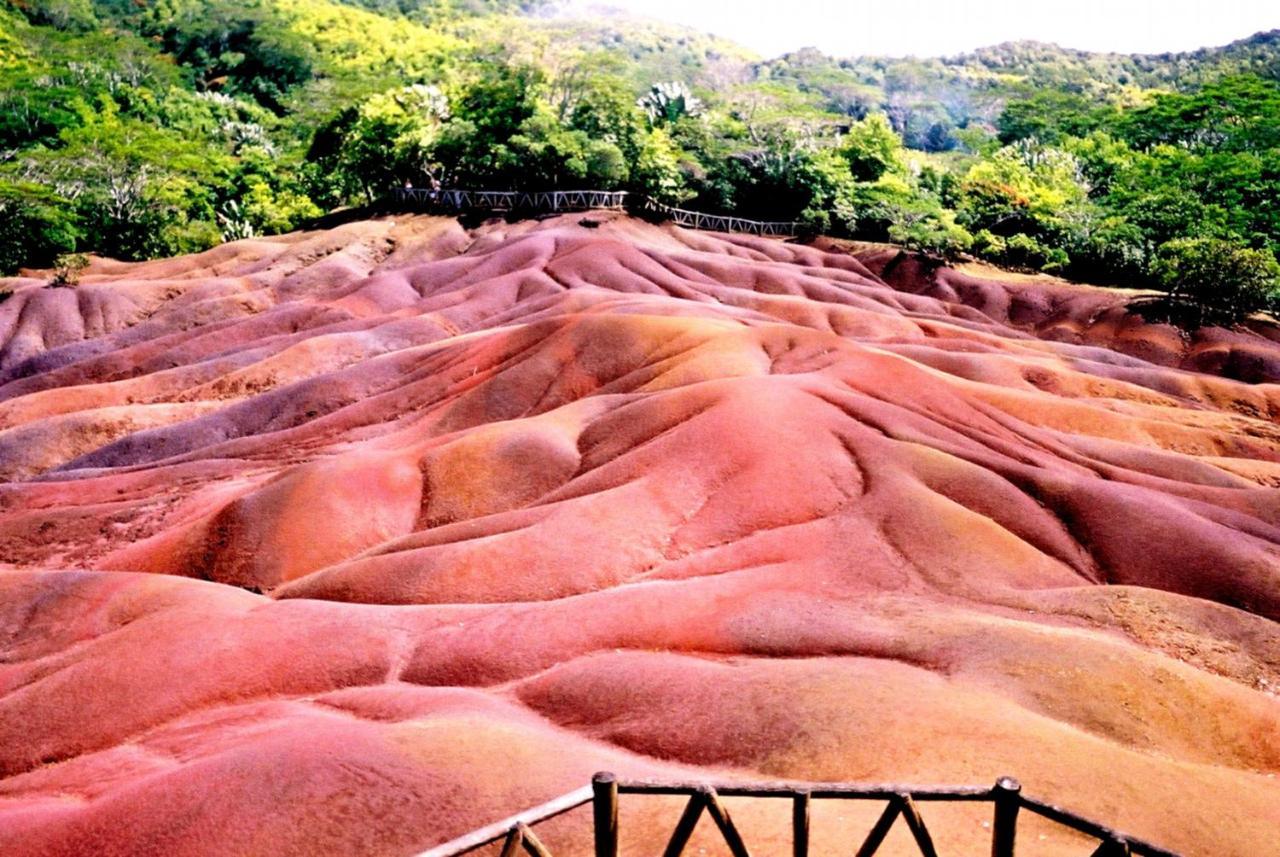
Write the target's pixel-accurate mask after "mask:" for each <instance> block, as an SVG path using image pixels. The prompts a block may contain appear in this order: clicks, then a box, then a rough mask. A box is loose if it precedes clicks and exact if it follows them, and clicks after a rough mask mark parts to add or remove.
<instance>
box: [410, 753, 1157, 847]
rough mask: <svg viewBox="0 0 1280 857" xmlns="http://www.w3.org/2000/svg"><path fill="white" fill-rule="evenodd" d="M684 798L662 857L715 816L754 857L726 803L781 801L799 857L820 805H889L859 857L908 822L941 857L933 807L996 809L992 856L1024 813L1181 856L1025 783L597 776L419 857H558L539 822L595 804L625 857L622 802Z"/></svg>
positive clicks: (609, 842) (598, 824)
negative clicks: (498, 853)
mask: <svg viewBox="0 0 1280 857" xmlns="http://www.w3.org/2000/svg"><path fill="white" fill-rule="evenodd" d="M627 794H635V795H684V796H687V797H688V798H689V802H688V803H687V804H686V805H685V808H684V812H683V813H681V815H680V819H679V820H678V821H677V822H676V826H675V829H674V831H673V832H672V834H671V838H670V839H669V840H668V841H667V845H666V848H665V850H664V851H663V857H680V855H681V854H682V853H683V852H684V848H685V846H686V845H687V844H688V842H689V838H690V837H691V836H692V835H693V829H694V827H695V826H696V825H697V823H698V820H699V819H700V818H701V817H702V814H703V813H704V812H705V813H706V814H707V815H709V816H710V817H711V820H712V821H713V822H714V823H715V826H716V828H717V829H718V830H719V832H720V835H721V836H722V837H723V838H724V841H725V844H726V845H728V847H729V851H730V852H731V853H732V854H733V857H750V856H751V852H750V850H749V849H748V847H747V843H746V842H745V841H744V840H743V838H742V835H741V834H740V833H739V832H738V828H737V826H736V825H735V824H734V822H733V819H732V818H730V816H729V811H728V810H727V809H725V806H724V803H723V802H722V801H721V798H724V797H752V798H778V799H783V800H789V801H791V827H792V835H791V842H792V855H793V857H808V855H809V810H810V806H811V804H812V803H813V801H815V800H870V801H884V803H885V807H884V811H883V812H882V813H881V814H880V818H879V820H877V821H876V823H875V824H874V825H873V826H872V828H871V830H870V831H869V832H868V833H867V837H866V839H864V840H863V842H862V846H861V847H860V848H859V849H858V850H857V852H856V855H857V857H872V855H874V854H875V853H876V851H877V850H878V849H879V848H880V845H881V844H882V843H883V842H884V840H885V837H886V836H888V835H889V831H890V829H892V827H893V825H894V824H895V823H896V822H897V820H898V818H899V817H901V818H902V820H903V822H904V823H905V824H906V825H907V829H908V830H909V831H910V833H911V837H912V839H913V840H914V841H915V844H916V847H917V848H918V849H919V850H920V853H921V855H923V857H937V854H938V852H937V850H936V849H935V848H934V845H933V838H932V837H931V836H930V834H929V829H928V827H927V826H926V825H925V823H924V819H923V818H922V817H921V815H920V811H919V808H918V805H919V804H921V803H927V802H931V801H951V802H957V801H959V802H971V803H990V804H992V805H993V808H992V821H991V857H1014V853H1015V851H1014V849H1015V846H1016V841H1017V824H1018V815H1019V813H1020V812H1021V811H1022V810H1026V811H1027V812H1030V813H1034V814H1035V815H1038V816H1041V817H1043V818H1047V819H1049V820H1050V821H1053V822H1056V823H1058V824H1061V825H1063V826H1065V827H1069V828H1071V829H1072V830H1075V831H1077V832H1079V833H1083V834H1085V835H1086V836H1091V837H1093V838H1095V839H1098V840H1099V845H1098V847H1097V849H1096V850H1095V851H1094V852H1093V857H1125V855H1139V857H1178V855H1177V854H1176V853H1174V852H1173V851H1168V850H1165V849H1164V848H1160V847H1157V846H1155V845H1152V844H1151V843H1149V842H1144V841H1143V840H1141V839H1137V838H1135V837H1132V836H1128V835H1126V834H1123V833H1119V832H1117V831H1115V830H1112V829H1111V828H1109V827H1107V826H1105V825H1102V824H1099V823H1098V822H1095V821H1090V820H1089V819H1087V818H1085V817H1084V816H1081V815H1077V814H1076V813H1074V812H1071V811H1070V810H1066V809H1062V808H1061V807H1057V806H1054V805H1052V804H1049V803H1046V802H1044V801H1041V800H1036V799H1035V798H1030V797H1027V796H1025V795H1023V794H1022V787H1021V786H1020V785H1019V784H1018V781H1017V780H1015V779H1012V778H1010V777H1001V778H1000V779H999V780H997V781H996V784H995V785H994V786H992V787H989V788H988V787H984V786H924V787H920V786H898V785H874V786H860V785H848V784H838V783H719V784H711V783H658V782H648V781H635V780H623V781H619V780H618V779H617V778H616V777H614V775H613V774H609V773H600V774H596V775H595V777H594V778H593V779H592V781H591V785H589V786H583V787H582V788H580V789H577V790H575V791H571V792H569V793H568V794H565V795H561V796H560V797H558V798H555V799H554V800H551V801H548V802H547V803H544V804H542V805H541V806H536V807H533V808H532V809H528V810H525V811H524V812H521V813H518V814H516V815H513V816H511V817H510V818H504V819H503V820H502V821H498V822H495V823H493V824H490V825H489V826H487V827H482V828H480V829H479V830H475V831H472V832H471V833H468V834H466V835H465V836H460V837H459V838H457V839H454V840H452V841H451V842H446V843H444V844H443V845H437V846H436V847H435V848H431V849H429V850H427V851H423V852H422V853H421V854H419V855H417V857H457V855H460V854H466V853H467V852H469V851H474V850H475V849H477V848H481V847H483V846H485V845H492V844H493V843H495V842H498V841H501V842H502V857H515V855H516V854H517V853H518V852H519V851H521V850H522V849H523V850H524V851H525V853H527V854H529V855H530V857H552V855H551V852H550V851H549V850H548V849H547V846H546V845H545V844H543V842H542V840H541V839H539V838H538V836H537V834H536V833H534V832H533V829H532V826H533V825H535V824H537V823H538V822H542V821H546V820H547V819H550V818H555V817H556V816H559V815H563V814H564V813H566V812H569V811H570V810H574V809H577V808H578V807H581V806H585V805H586V804H588V803H589V804H591V805H592V814H593V819H594V829H595V837H594V838H595V855H596V857H618V798H619V795H627Z"/></svg>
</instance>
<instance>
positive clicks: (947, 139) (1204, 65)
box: [754, 30, 1280, 149]
mask: <svg viewBox="0 0 1280 857" xmlns="http://www.w3.org/2000/svg"><path fill="white" fill-rule="evenodd" d="M1242 73H1243V74H1254V75H1258V76H1260V77H1263V78H1268V79H1271V80H1280V30H1271V31H1269V32H1265V33H1257V34H1254V35H1252V36H1250V37H1248V38H1244V39H1240V40H1238V41H1235V42H1232V43H1231V44H1229V45H1224V46H1222V47H1213V48H1202V49H1200V50H1196V51H1187V52H1183V53H1165V54H1111V53H1092V52H1089V51H1080V50H1072V49H1069V48H1063V47H1059V46H1058V45H1054V44H1045V43H1042V42H1006V43H1004V44H999V45H993V46H991V47H987V48H982V49H980V50H976V51H972V52H970V53H965V54H959V55H957V56H951V57H936V58H915V57H848V58H838V57H830V56H827V55H825V54H822V53H821V52H819V51H815V50H811V49H810V50H803V51H797V52H795V53H790V54H786V55H783V56H781V57H778V58H776V59H772V60H769V61H766V62H763V63H760V64H758V65H757V66H756V67H755V69H754V77H755V79H757V80H772V81H778V82H780V83H784V84H785V85H788V86H794V87H795V88H796V89H798V90H799V91H801V92H805V93H809V94H812V95H814V96H816V97H817V99H818V101H817V103H818V104H819V105H821V106H822V107H823V108H824V109H826V110H828V111H831V112H833V113H837V114H846V115H851V116H855V117H861V116H863V115H865V114H866V113H869V112H873V111H877V110H879V111H884V112H886V113H887V114H888V115H889V116H890V117H892V119H893V121H894V125H895V127H897V128H898V130H899V131H900V132H902V133H903V134H904V136H905V137H906V140H907V143H908V144H909V145H911V146H914V147H916V148H923V149H950V148H954V147H956V146H957V145H962V143H961V140H960V139H958V138H957V137H956V131H957V130H959V129H965V128H968V127H969V126H971V125H972V126H977V127H982V126H985V127H987V128H994V127H995V126H996V123H997V122H998V120H999V118H1000V114H1001V112H1002V111H1003V109H1004V108H1005V106H1006V105H1007V104H1008V103H1009V102H1010V101H1017V100H1021V99H1025V98H1027V97H1030V96H1033V95H1034V94H1035V93H1036V92H1039V91H1045V90H1049V91H1061V92H1066V93H1071V94H1079V95H1084V96H1087V97H1089V98H1090V99H1095V100H1100V101H1116V102H1120V103H1124V102H1126V101H1128V102H1132V101H1134V100H1135V99H1141V98H1142V94H1143V93H1144V92H1146V91H1152V90H1155V91H1160V90H1189V89H1195V88H1197V87H1199V86H1202V85H1204V84H1206V83H1210V82H1212V81H1214V80H1216V79H1218V78H1220V77H1222V76H1224V75H1230V74H1242ZM960 136H961V138H963V137H964V135H963V134H961V135H960Z"/></svg>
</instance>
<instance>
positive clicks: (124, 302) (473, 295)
mask: <svg viewBox="0 0 1280 857" xmlns="http://www.w3.org/2000/svg"><path fill="white" fill-rule="evenodd" d="M7 287H11V288H13V289H14V291H15V294H14V296H13V297H12V298H10V299H9V300H8V301H6V302H4V303H3V304H0V480H3V482H0V563H3V570H2V571H0V851H2V852H3V853H4V854H6V855H12V856H13V857H36V855H48V857H52V856H53V855H97V857H114V856H115V855H157V856H158V855H165V857H169V855H174V857H197V855H388V857H391V856H392V855H407V854H412V853H414V852H415V851H417V850H420V849H424V848H427V847H429V846H431V845H433V844H436V843H438V842H441V841H444V840H446V839H449V838H452V837H454V836H457V835H459V834H462V833H464V832H466V831H468V830H470V829H472V828H474V827H477V826H480V825H481V824H484V823H487V822H489V821H492V820H494V819H497V818H499V817H502V816H504V815H507V814H509V813H511V812H515V811H517V810H519V809H523V808H524V807H526V806H529V805H532V804H535V803H538V802H541V801H543V800H546V799H549V798H551V797H553V796H555V795H558V794H560V793H562V792H566V791H569V790H571V789H573V788H576V787H578V786H581V785H583V784H585V783H586V782H587V780H588V778H589V777H590V775H591V773H592V772H593V771H597V770H601V769H608V770H613V771H616V772H617V773H618V774H620V775H623V776H644V777H666V778H672V777H679V778H691V777H716V778H723V779H732V778H747V779H774V778H795V779H804V780H841V781H843V780H855V781H894V782H905V783H956V784H990V783H991V782H993V781H994V780H995V778H996V777H997V776H998V775H1001V774H1011V775H1014V776H1016V777H1018V778H1019V779H1020V780H1021V781H1022V783H1023V785H1024V789H1025V791H1026V792H1028V793H1029V794H1033V795H1035V796H1039V797H1043V798H1046V799H1050V800H1052V801H1054V802H1056V803H1060V804H1063V805H1065V806H1069V807H1071V808H1074V809H1076V810H1078V811H1080V812H1083V813H1085V814H1087V815H1090V816H1093V817H1096V818H1097V819H1098V820H1100V821H1103V822H1105V823H1107V824H1109V825H1111V826H1114V827H1117V828H1119V829H1122V830H1126V831H1129V832H1131V833H1133V834H1135V835H1139V836H1142V837H1144V838H1147V839H1150V840H1152V841H1154V842H1156V843H1157V844H1160V845H1162V846H1164V847H1167V848H1170V849H1174V850H1178V851H1181V852H1183V853H1185V854H1186V855H1189V856H1190V857H1267V855H1280V837H1278V835H1277V831H1278V830H1280V780H1277V779H1276V774H1277V772H1278V771H1280V699H1278V698H1277V693H1278V692H1280V624H1277V621H1278V620H1280V490H1277V486H1280V425H1278V424H1277V414H1278V413H1280V384H1277V382H1280V345H1278V344H1277V343H1276V342H1275V341H1273V339H1272V336H1273V334H1271V333H1269V332H1268V331H1269V330H1270V328H1267V327H1265V326H1263V325H1261V324H1258V325H1255V327H1254V329H1252V330H1240V331H1231V332H1229V331H1223V330H1217V329H1214V330H1205V331H1202V332H1200V333H1197V334H1195V335H1190V336H1187V335H1182V334H1180V333H1179V332H1178V331H1176V330H1175V329H1173V328H1171V327H1167V326H1161V325H1154V324H1147V323H1144V322H1143V321H1142V320H1141V319H1140V318H1138V317H1137V316H1135V315H1132V314H1130V313H1127V312H1126V311H1125V309H1124V301H1125V297H1126V296H1125V295H1124V294H1123V293H1119V292H1115V291H1107V290H1101V289H1093V288H1089V287H1086V286H1078V285H1072V284H1067V283H1062V282H1057V281H1051V280H1047V279H1044V278H1026V277H1015V276H1008V275H1002V274H1000V273H999V272H995V271H989V270H985V269H982V268H978V267H973V266H969V267H963V268H961V269H951V268H942V269H940V270H934V269H932V268H930V266H928V265H927V264H926V263H924V262H923V261H921V260H919V259H915V258H912V257H902V256H899V255H898V253H897V252H896V251H895V250H892V249H885V248H860V249H856V250H854V249H851V248H849V247H847V246H843V245H839V244H837V243H836V242H818V243H817V244H813V245H808V246H801V245H799V244H792V243H783V242H780V241H775V240H770V239H763V238H747V237H743V236H728V235H713V234H708V233H698V232H692V231H684V230H680V229H677V228H675V227H670V226H666V227H660V226H654V225H650V224H646V223H643V222H640V221H636V220H629V219H627V218H625V217H622V216H619V215H611V214H603V213H596V214H592V215H590V216H589V217H588V216H583V215H574V216H566V217H560V218H551V219H546V220H542V221H539V222H524V223H518V224H506V223H501V222H493V223H488V224H485V225H483V226H480V227H478V228H476V229H471V230H468V229H464V228H463V227H461V226H460V225H459V224H458V223H457V222H456V221H454V220H450V219H444V218H431V217H409V216H400V217H388V218H384V219H379V220H372V221H366V222H358V223H351V224H347V225H345V226H340V227H337V228H334V229H332V230H328V231H322V232H311V233H299V234H294V235H290V236H284V237H281V238H272V239H260V240H251V241H243V242H238V243H234V244H229V245H225V246H223V247H219V248H217V249H214V250H211V251H209V252H207V253H203V254H200V255H197V256H191V257H184V258H178V259H172V260H164V261H158V262H149V263H144V264H136V265H127V264H123V263H118V262H112V261H109V260H95V262H94V264H93V265H92V266H91V267H90V269H89V270H88V271H87V272H86V274H85V275H84V277H83V280H82V282H81V284H80V285H79V286H78V287H76V288H48V287H45V286H44V284H43V280H41V279H40V278H39V277H36V276H30V277H27V278H25V279H21V278H20V279H14V280H10V281H9V282H8V284H7ZM728 806H729V808H730V810H731V811H732V812H733V813H734V814H735V818H736V819H737V820H738V822H739V824H740V825H741V827H742V829H743V831H744V835H745V837H746V840H747V843H748V845H749V846H751V847H752V849H753V853H754V854H756V855H766V856H767V855H771V854H784V853H789V847H790V846H789V830H788V827H787V821H788V819H789V815H788V813H789V809H788V807H787V806H786V805H785V804H781V803H778V804H768V805H764V804H762V803H759V802H752V801H744V800H741V799H738V800H730V801H728ZM879 810H880V807H879V806H872V805H825V804H824V805H822V806H820V808H818V809H816V810H815V812H814V820H813V829H814V832H813V841H814V849H815V853H817V854H831V855H836V854H840V855H846V854H852V853H853V851H854V850H856V844H857V843H858V842H859V841H860V840H861V837H862V836H863V835H865V831H866V830H867V829H868V828H869V827H870V826H871V824H872V822H873V821H874V819H875V817H876V815H877V814H878V812H879ZM923 812H924V818H925V821H926V822H927V823H928V824H929V825H930V828H931V830H932V831H933V834H934V838H935V840H936V841H937V843H938V845H939V849H940V851H941V853H943V854H945V855H984V854H987V853H989V848H990V846H989V838H988V837H989V829H988V827H987V825H988V823H989V820H990V810H989V808H987V807H965V806H934V805H927V806H925V807H924V808H923ZM678 813H679V805H678V804H675V803H673V802H672V801H670V800H665V799H643V798H636V799H633V800H630V801H624V805H623V813H622V833H623V844H624V853H626V854H632V855H644V854H657V853H660V848H661V843H662V842H663V841H665V838H666V836H667V835H668V834H669V832H670V830H671V828H672V827H673V826H674V824H675V820H676V817H677V815H678ZM587 823H588V818H587V816H586V814H583V813H578V814H572V815H568V816H565V817H564V818H563V819H561V820H559V821H557V822H555V823H553V824H551V825H549V826H547V827H546V828H545V836H544V839H545V840H546V841H547V844H548V845H549V846H551V847H552V849H553V850H554V851H555V852H556V854H557V857H561V855H581V854H586V853H588V851H589V848H590V834H589V830H588V827H587ZM1020 837H1021V841H1022V842H1023V845H1024V846H1025V847H1024V849H1023V850H1021V851H1020V852H1019V853H1020V855H1021V854H1022V853H1024V851H1025V853H1026V854H1027V855H1044V856H1045V857H1070V855H1081V857H1084V855H1088V854H1090V853H1091V851H1092V848H1093V847H1094V843H1092V842H1090V841H1089V840H1087V839H1084V838H1082V837H1079V836H1076V835H1072V834H1067V833H1065V832H1064V831H1063V830H1062V829H1061V828H1055V827H1053V826H1052V825H1049V824H1047V823H1046V824H1038V823H1036V822H1034V821H1033V820H1027V822H1026V823H1025V824H1024V826H1023V827H1022V829H1021V831H1020ZM699 848H701V849H703V850H702V851H698V850H697V849H699ZM691 853H695V854H698V853H701V854H706V855H720V854H726V853H727V851H726V849H725V848H724V846H723V845H722V844H718V842H717V840H716V839H715V837H714V836H713V827H712V826H711V825H710V823H709V822H707V821H705V820H704V822H703V823H702V825H701V826H700V828H699V832H698V835H697V836H696V837H695V843H694V851H693V852H691ZM884 853H886V854H890V855H894V854H909V853H913V852H912V851H911V846H910V839H909V836H908V835H907V833H906V831H905V827H902V828H899V829H895V831H894V833H893V834H892V835H891V836H890V838H889V840H888V842H887V843H886V847H885V851H884Z"/></svg>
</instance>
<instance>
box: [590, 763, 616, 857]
mask: <svg viewBox="0 0 1280 857" xmlns="http://www.w3.org/2000/svg"><path fill="white" fill-rule="evenodd" d="M591 792H592V801H591V807H592V810H593V812H594V815H595V826H596V857H618V778H617V777H615V776H614V775H613V774H611V773H609V772H608V771H601V772H600V773H598V774H596V775H595V776H594V777H592V778H591Z"/></svg>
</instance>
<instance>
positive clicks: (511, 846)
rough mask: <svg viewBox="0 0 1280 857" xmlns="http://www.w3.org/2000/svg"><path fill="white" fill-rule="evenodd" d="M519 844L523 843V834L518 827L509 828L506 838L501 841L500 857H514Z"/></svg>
mask: <svg viewBox="0 0 1280 857" xmlns="http://www.w3.org/2000/svg"><path fill="white" fill-rule="evenodd" d="M521 845H524V834H523V833H521V832H520V828H519V827H513V828H511V830H510V831H509V832H508V833H507V838H506V839H505V840H503V842H502V854H501V857H516V852H517V851H519V850H520V846H521Z"/></svg>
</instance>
